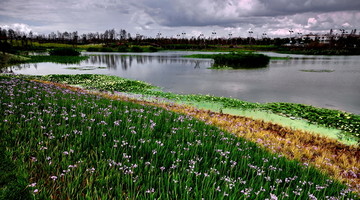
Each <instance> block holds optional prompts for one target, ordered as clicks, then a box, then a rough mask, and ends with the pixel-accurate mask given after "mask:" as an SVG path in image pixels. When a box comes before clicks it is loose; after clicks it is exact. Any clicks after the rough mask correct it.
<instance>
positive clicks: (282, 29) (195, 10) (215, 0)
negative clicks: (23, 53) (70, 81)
mask: <svg viewBox="0 0 360 200" xmlns="http://www.w3.org/2000/svg"><path fill="white" fill-rule="evenodd" d="M0 26H1V27H3V28H13V29H15V30H16V29H18V30H21V31H25V32H29V31H30V30H32V31H33V32H35V33H40V34H48V33H50V32H57V31H61V32H63V31H71V32H73V31H78V32H79V33H80V34H81V33H88V32H104V31H105V30H107V29H112V28H114V29H115V30H117V31H119V30H120V29H125V30H126V31H128V32H130V33H131V34H132V35H133V36H134V35H135V34H137V33H138V34H142V35H145V36H149V37H156V35H157V33H159V32H160V33H161V35H162V36H163V37H171V36H176V35H177V34H181V33H186V37H191V36H199V35H200V34H204V35H205V36H206V37H210V36H211V35H212V34H211V33H212V32H214V31H215V32H216V33H217V34H216V35H217V36H218V37H219V36H221V37H227V36H228V35H229V34H232V35H233V37H236V36H241V37H247V36H249V30H252V31H253V34H252V36H253V37H261V36H262V34H263V33H266V34H267V35H268V36H270V37H279V36H280V37H288V36H289V29H292V30H293V31H294V33H293V34H297V33H302V34H307V33H310V32H313V33H327V32H329V30H330V29H334V30H335V33H336V31H338V30H339V29H346V30H348V31H351V29H359V28H360V0H0Z"/></svg>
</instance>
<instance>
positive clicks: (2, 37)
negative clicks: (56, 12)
mask: <svg viewBox="0 0 360 200" xmlns="http://www.w3.org/2000/svg"><path fill="white" fill-rule="evenodd" d="M328 35H330V36H331V35H333V34H332V30H330V34H328ZM14 41H16V46H18V47H19V46H20V47H21V48H22V49H33V48H34V47H33V43H34V42H38V43H61V44H71V45H74V47H75V46H76V45H81V44H103V45H104V46H110V47H114V46H121V45H150V46H155V47H161V48H164V49H203V48H208V47H209V46H211V45H226V46H230V47H238V46H240V45H252V46H255V45H263V46H264V47H262V48H265V49H260V50H272V48H278V47H281V46H286V44H293V45H292V48H300V47H303V46H307V47H311V48H325V47H328V46H331V47H332V48H356V49H359V48H360V35H357V34H356V30H352V31H351V33H346V32H345V30H344V32H343V34H341V35H340V36H339V38H337V39H336V40H335V39H332V40H331V42H330V43H329V44H322V43H321V42H319V41H318V40H316V39H315V40H311V39H310V38H304V37H292V38H269V37H262V38H254V37H247V38H241V37H231V38H210V37H209V38H206V37H203V36H202V37H200V36H199V37H192V38H164V37H157V38H149V37H145V36H143V35H139V34H136V36H135V37H133V36H132V35H131V34H130V33H128V32H127V31H126V30H124V29H120V30H119V31H116V30H115V29H109V30H105V31H104V32H102V33H99V32H90V33H84V34H79V33H78V32H77V31H74V32H68V31H65V32H60V31H57V32H51V33H49V34H34V33H33V32H29V33H24V32H20V31H15V30H13V29H3V28H0V46H1V51H5V50H7V49H9V48H10V47H11V46H12V45H13V44H14ZM294 44H298V45H294ZM266 46H268V47H266ZM274 50H275V49H274Z"/></svg>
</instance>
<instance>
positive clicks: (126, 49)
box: [117, 46, 129, 52]
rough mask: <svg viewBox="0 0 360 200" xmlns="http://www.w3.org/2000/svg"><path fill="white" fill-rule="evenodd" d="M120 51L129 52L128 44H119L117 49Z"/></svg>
mask: <svg viewBox="0 0 360 200" xmlns="http://www.w3.org/2000/svg"><path fill="white" fill-rule="evenodd" d="M117 50H118V52H128V51H129V49H128V48H127V47H126V46H119V48H118V49H117Z"/></svg>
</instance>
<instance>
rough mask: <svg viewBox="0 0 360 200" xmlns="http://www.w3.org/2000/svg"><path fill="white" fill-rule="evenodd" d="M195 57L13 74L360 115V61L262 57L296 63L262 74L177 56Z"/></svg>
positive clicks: (102, 58) (113, 56)
mask: <svg viewBox="0 0 360 200" xmlns="http://www.w3.org/2000/svg"><path fill="white" fill-rule="evenodd" d="M195 53H200V52H156V53H139V54H137V55H133V54H134V53H132V55H130V54H126V53H125V54H120V53H96V55H93V54H94V53H84V54H85V55H91V57H90V59H88V60H86V61H83V62H81V63H80V64H71V65H64V64H54V63H38V64H23V65H19V66H14V67H13V68H12V71H13V72H14V73H16V74H33V75H46V74H81V73H94V74H95V73H96V74H107V75H115V76H120V77H125V78H131V79H136V80H141V81H145V82H148V83H151V84H153V85H156V86H160V87H162V88H163V90H164V91H168V92H174V93H180V94H211V95H215V96H225V97H233V98H238V99H241V100H245V101H251V102H261V103H264V102H294V103H303V104H310V105H314V106H318V107H326V108H331V109H338V110H344V111H348V112H352V113H356V114H360V56H303V55H285V54H276V53H265V54H268V55H270V56H277V57H286V56H291V57H296V59H290V60H271V61H270V64H269V66H268V67H266V68H261V69H251V70H249V69H239V70H213V69H208V68H209V67H211V65H212V60H210V59H191V58H182V57H181V56H182V55H187V54H195ZM124 55H126V56H124Z"/></svg>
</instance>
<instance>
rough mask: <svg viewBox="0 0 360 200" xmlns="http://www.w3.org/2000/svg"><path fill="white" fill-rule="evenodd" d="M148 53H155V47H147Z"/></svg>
mask: <svg viewBox="0 0 360 200" xmlns="http://www.w3.org/2000/svg"><path fill="white" fill-rule="evenodd" d="M149 51H150V52H157V51H158V49H157V48H156V47H153V46H151V47H149Z"/></svg>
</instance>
